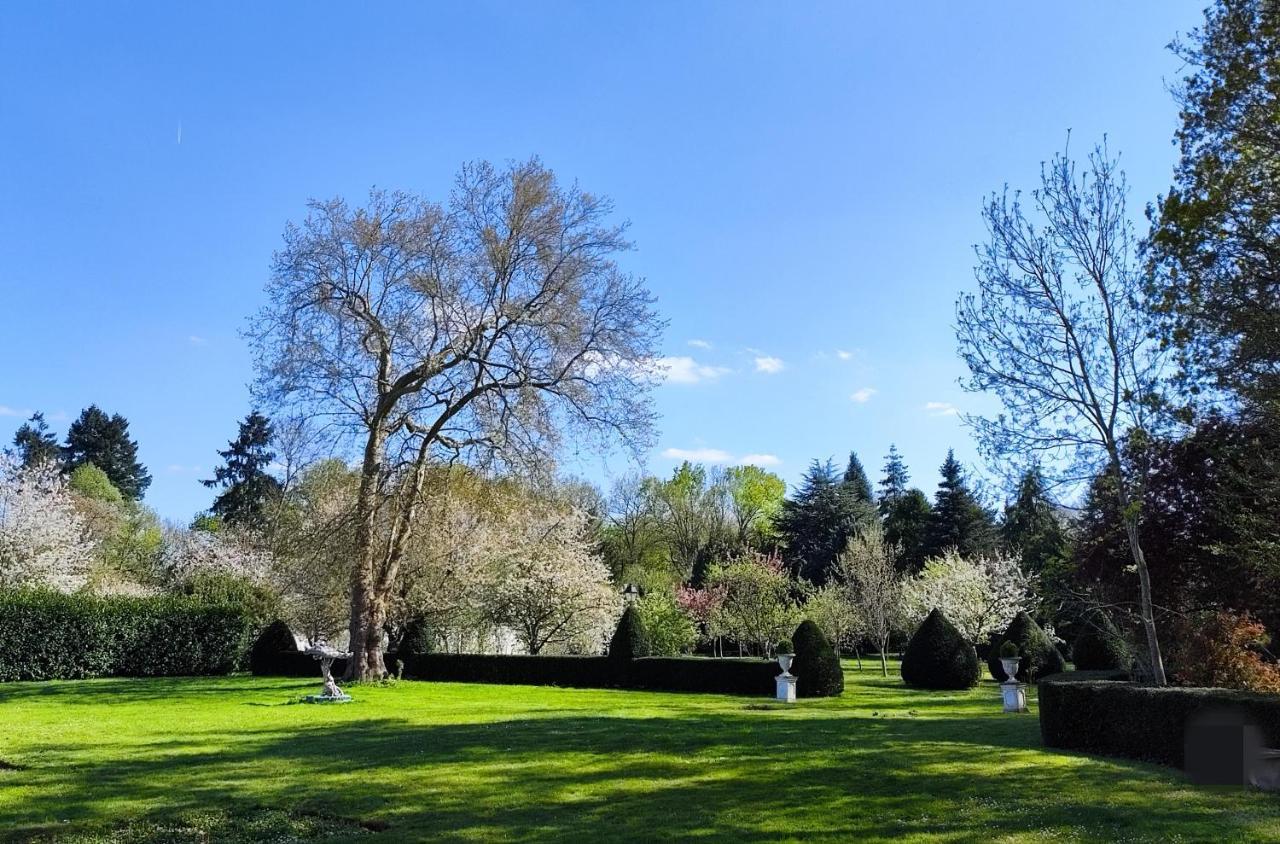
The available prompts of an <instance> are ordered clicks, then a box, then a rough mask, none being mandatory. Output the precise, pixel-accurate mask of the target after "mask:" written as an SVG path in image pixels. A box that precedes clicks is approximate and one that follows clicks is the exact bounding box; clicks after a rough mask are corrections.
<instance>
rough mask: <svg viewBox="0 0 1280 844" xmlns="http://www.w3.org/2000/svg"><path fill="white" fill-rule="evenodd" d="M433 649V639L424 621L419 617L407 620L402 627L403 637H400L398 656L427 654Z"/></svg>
mask: <svg viewBox="0 0 1280 844" xmlns="http://www.w3.org/2000/svg"><path fill="white" fill-rule="evenodd" d="M434 649H435V639H434V638H433V637H432V636H431V627H430V626H429V625H428V624H427V622H426V619H424V618H422V617H421V616H415V617H413V618H411V619H409V621H408V622H407V623H406V624H405V626H404V635H402V636H401V637H400V648H399V654H400V656H402V657H405V656H413V655H415V654H429V653H431V651H432V650H434Z"/></svg>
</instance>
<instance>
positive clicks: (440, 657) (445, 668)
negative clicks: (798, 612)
mask: <svg viewBox="0 0 1280 844" xmlns="http://www.w3.org/2000/svg"><path fill="white" fill-rule="evenodd" d="M404 660H405V671H404V676H405V678H406V679H410V680H440V681H448V682H456V683H505V684H522V685H530V686H567V687H573V688H626V689H646V690H650V691H668V692H713V693H718V694H737V695H768V694H772V693H773V678H774V677H775V676H776V675H777V674H779V673H780V669H779V668H778V665H777V663H775V662H766V661H764V660H759V659H711V658H707V657H643V658H641V659H634V660H630V661H628V662H626V663H620V662H619V661H618V660H616V659H610V658H609V657H606V656H523V655H520V656H514V655H513V656H504V655H497V654H414V655H410V656H406V657H404Z"/></svg>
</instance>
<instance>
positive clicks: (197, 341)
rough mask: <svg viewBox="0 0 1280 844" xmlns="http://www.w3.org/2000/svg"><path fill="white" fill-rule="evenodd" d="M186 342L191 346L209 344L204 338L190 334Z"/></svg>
mask: <svg viewBox="0 0 1280 844" xmlns="http://www.w3.org/2000/svg"><path fill="white" fill-rule="evenodd" d="M187 342H188V343H190V344H191V345H193V346H207V345H208V344H209V341H208V340H206V339H205V338H204V337H201V336H199V335H197V334H192V335H191V336H190V337H188V338H187Z"/></svg>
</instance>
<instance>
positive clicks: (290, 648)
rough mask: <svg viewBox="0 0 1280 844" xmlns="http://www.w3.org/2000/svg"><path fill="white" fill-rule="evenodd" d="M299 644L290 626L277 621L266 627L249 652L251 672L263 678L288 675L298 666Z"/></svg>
mask: <svg viewBox="0 0 1280 844" xmlns="http://www.w3.org/2000/svg"><path fill="white" fill-rule="evenodd" d="M297 657H298V642H297V640H296V639H294V638H293V633H292V632H290V630H289V625H288V624H285V623H284V622H283V621H281V620H280V619H276V620H275V621H273V622H271V623H270V624H268V625H267V626H266V629H264V630H263V631H262V632H261V633H260V634H258V638H257V639H256V640H255V641H254V643H253V647H252V648H251V649H250V650H249V670H250V671H252V672H253V673H254V674H258V675H263V676H272V675H275V676H280V675H288V673H289V671H290V670H292V669H293V666H295V665H296V664H297V661H298V659H297Z"/></svg>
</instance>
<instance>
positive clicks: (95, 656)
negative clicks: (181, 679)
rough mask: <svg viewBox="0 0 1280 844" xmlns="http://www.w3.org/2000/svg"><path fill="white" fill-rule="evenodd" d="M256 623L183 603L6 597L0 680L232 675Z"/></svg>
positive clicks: (171, 599) (224, 609) (234, 612)
mask: <svg viewBox="0 0 1280 844" xmlns="http://www.w3.org/2000/svg"><path fill="white" fill-rule="evenodd" d="M253 629H254V628H253V620H252V618H251V617H250V616H249V615H248V614H247V613H245V612H244V610H242V609H240V608H239V607H233V606H227V605H223V604H208V603H203V602H200V601H197V600H193V599H191V598H184V597H177V596H170V595H165V596H158V597H145V598H138V597H122V596H113V597H95V596H91V595H84V594H74V595H65V594H62V593H58V592H50V591H42V590H15V591H6V592H3V593H0V680H70V679H79V678H83V677H111V676H120V677H164V676H196V675H214V674H228V673H230V672H231V671H232V670H234V669H235V668H236V666H237V665H238V664H240V662H241V661H242V660H243V658H244V656H245V651H246V650H247V648H248V646H249V641H250V639H251V637H252V635H253Z"/></svg>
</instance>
